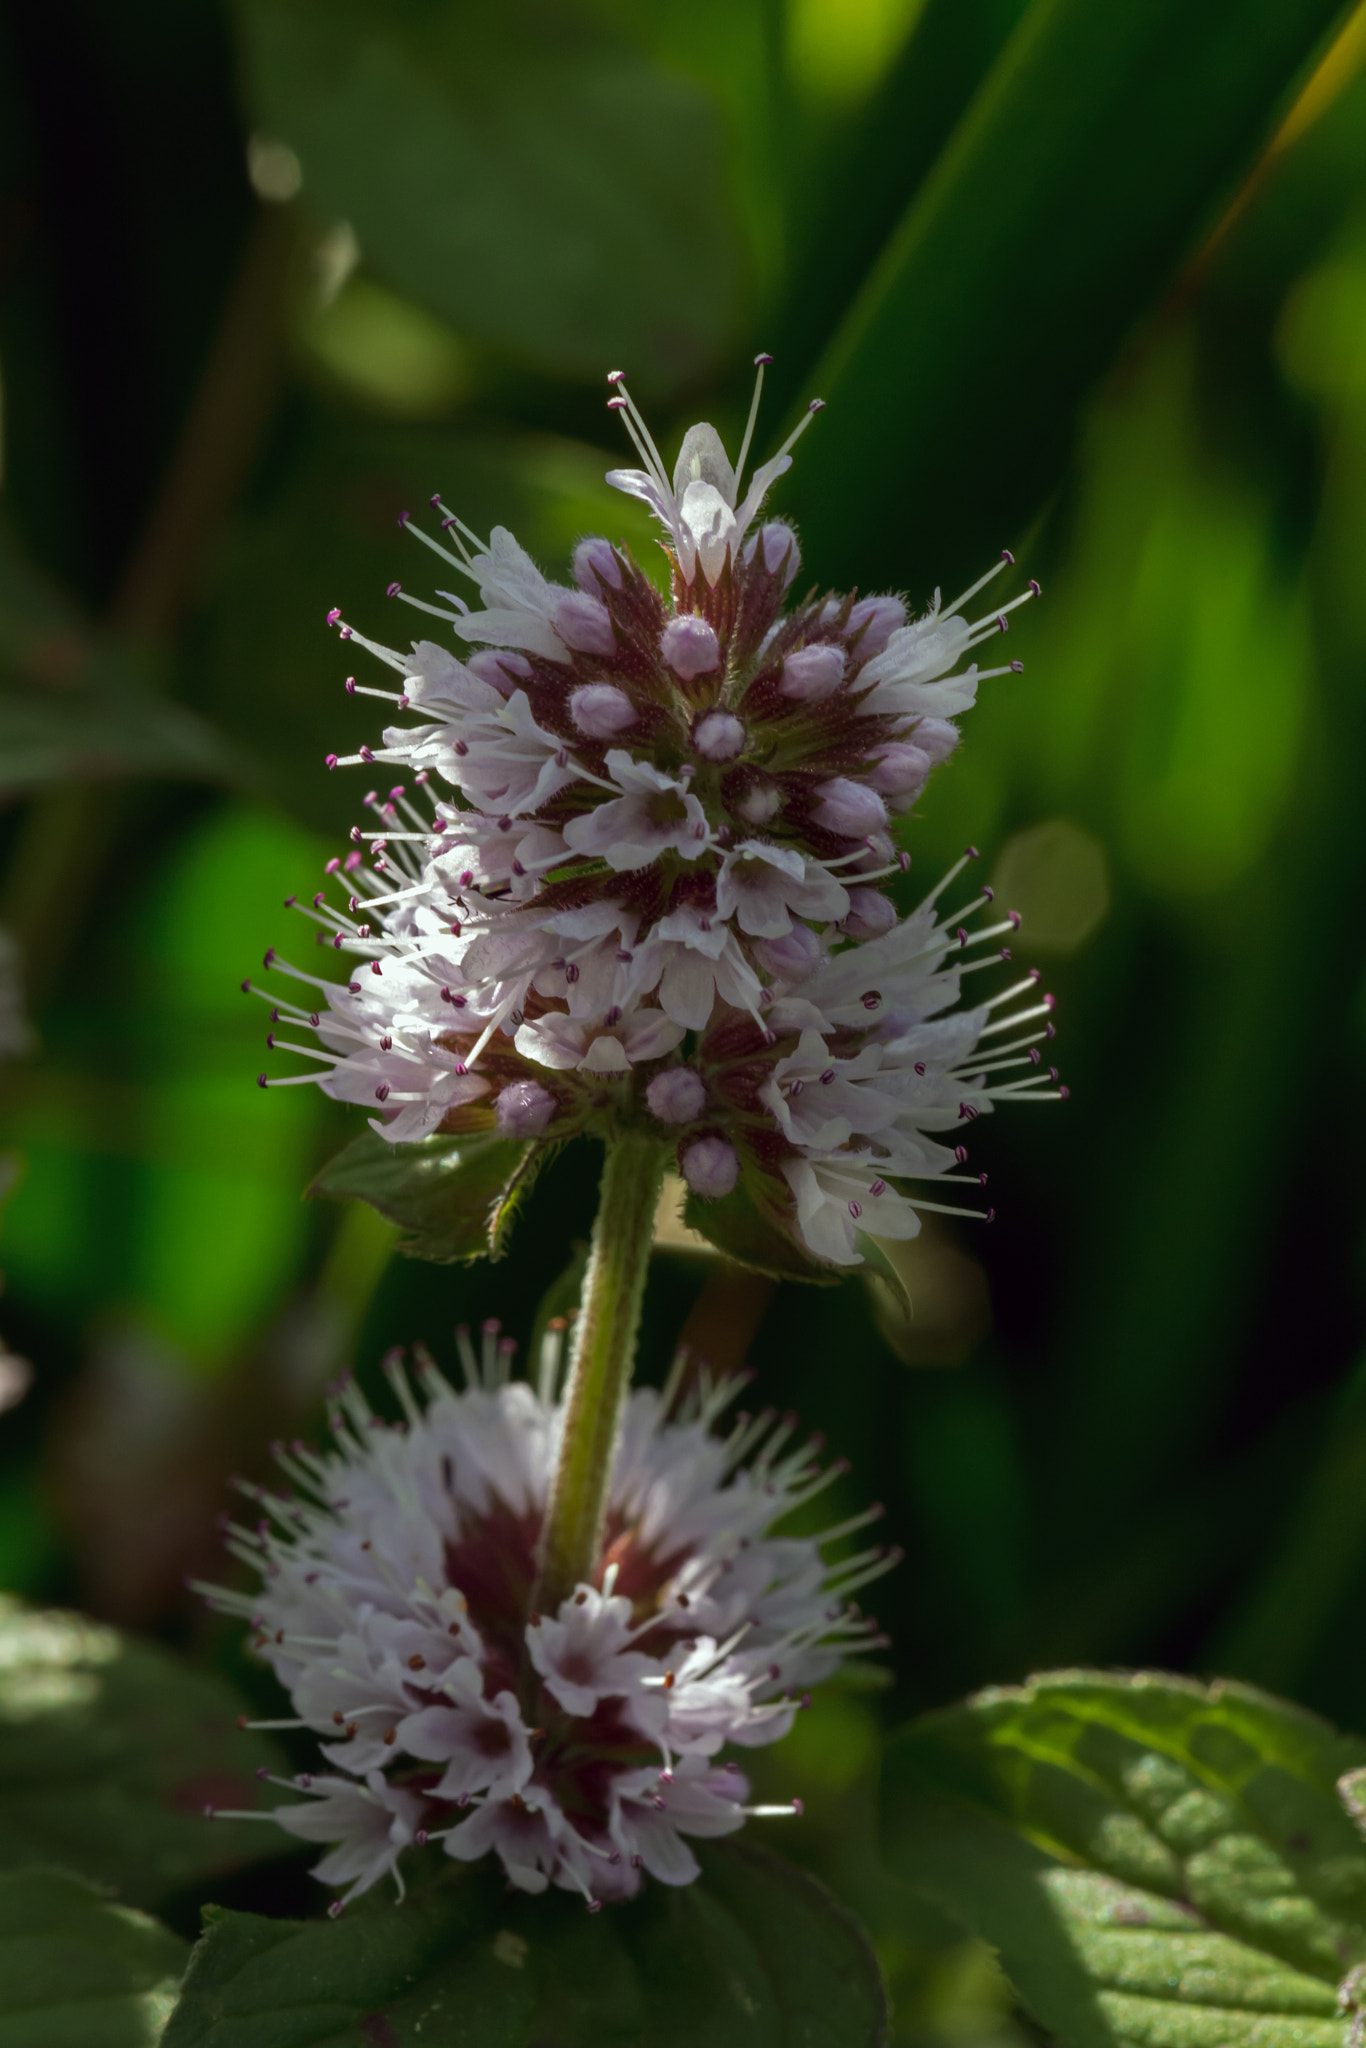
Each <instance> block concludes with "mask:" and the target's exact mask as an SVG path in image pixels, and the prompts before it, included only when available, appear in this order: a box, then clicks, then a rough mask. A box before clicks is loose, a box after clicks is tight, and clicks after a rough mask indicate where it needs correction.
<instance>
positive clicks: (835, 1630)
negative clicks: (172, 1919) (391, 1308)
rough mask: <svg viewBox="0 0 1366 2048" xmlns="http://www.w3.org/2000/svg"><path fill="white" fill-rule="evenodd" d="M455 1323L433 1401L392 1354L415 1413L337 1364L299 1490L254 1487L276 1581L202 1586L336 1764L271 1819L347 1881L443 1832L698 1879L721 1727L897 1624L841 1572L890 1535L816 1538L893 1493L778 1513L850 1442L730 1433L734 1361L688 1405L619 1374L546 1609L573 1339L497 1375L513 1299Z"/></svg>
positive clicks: (753, 1735) (461, 1841)
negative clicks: (542, 1610) (575, 1562)
mask: <svg viewBox="0 0 1366 2048" xmlns="http://www.w3.org/2000/svg"><path fill="white" fill-rule="evenodd" d="M557 1341H558V1340H556V1339H553V1338H552V1340H551V1344H552V1347H553V1346H554V1344H555V1343H556V1342H557ZM462 1344H463V1347H464V1356H465V1363H466V1371H467V1376H468V1378H469V1382H470V1384H469V1388H468V1390H467V1391H466V1392H464V1393H460V1394H457V1393H455V1392H453V1391H452V1389H451V1388H450V1387H449V1386H448V1385H447V1384H446V1383H445V1381H444V1380H442V1379H441V1377H440V1375H439V1374H438V1373H437V1372H436V1370H435V1368H434V1367H433V1366H432V1365H431V1362H430V1361H429V1360H427V1359H426V1358H425V1357H424V1358H423V1359H422V1360H421V1361H420V1363H419V1366H418V1372H417V1377H418V1380H419V1383H420V1386H421V1389H422V1393H423V1395H424V1396H425V1400H424V1401H423V1402H419V1401H418V1400H417V1399H415V1398H414V1394H413V1391H412V1389H411V1387H410V1385H409V1383H408V1381H407V1378H406V1377H405V1375H404V1373H403V1371H402V1369H401V1366H400V1364H399V1362H398V1359H397V1357H396V1356H391V1358H390V1359H389V1360H388V1361H386V1364H387V1369H388V1372H389V1376H390V1380H391V1383H392V1385H393V1388H394V1391H395V1395H396V1398H397V1402H398V1404H399V1406H400V1407H401V1409H402V1411H403V1414H404V1416H405V1420H404V1421H403V1422H401V1423H398V1424H394V1423H386V1422H381V1421H380V1420H379V1418H377V1417H376V1416H375V1415H373V1414H372V1413H371V1411H370V1409H369V1407H368V1406H367V1404H366V1402H365V1401H364V1400H363V1399H362V1397H361V1395H360V1394H359V1393H358V1391H357V1390H356V1389H355V1387H354V1386H348V1387H347V1388H346V1389H345V1390H344V1391H343V1392H342V1393H341V1395H340V1397H339V1400H338V1402H337V1405H336V1407H335V1409H334V1410H333V1413H332V1417H331V1426H332V1433H333V1442H334V1448H332V1449H330V1450H326V1451H322V1452H316V1451H311V1450H309V1449H307V1448H306V1447H305V1446H303V1445H300V1444H296V1445H295V1446H293V1448H292V1449H291V1450H289V1451H281V1453H280V1459H281V1463H282V1465H283V1467H284V1469H285V1471H286V1472H287V1474H288V1475H289V1477H290V1479H291V1480H292V1481H293V1483H294V1486H295V1488H296V1491H295V1493H294V1495H293V1496H292V1497H277V1496H274V1495H271V1494H268V1493H266V1492H265V1491H264V1490H263V1489H259V1488H248V1489H247V1490H248V1492H249V1493H251V1494H252V1496H253V1497H254V1498H255V1499H256V1500H257V1501H258V1502H259V1505H260V1513H261V1517H262V1519H261V1520H259V1521H258V1523H257V1526H256V1528H255V1530H254V1531H248V1530H245V1529H236V1530H234V1531H233V1532H232V1534H231V1538H230V1544H231V1548H232V1549H233V1550H234V1551H235V1552H236V1553H237V1555H238V1556H239V1557H241V1558H242V1559H243V1560H244V1561H245V1562H246V1564H247V1565H248V1566H249V1567H250V1568H251V1569H252V1570H253V1571H254V1572H256V1573H259V1574H260V1577H261V1584H260V1587H259V1589H258V1590H256V1591H254V1592H251V1593H233V1592H225V1591H223V1590H221V1589H217V1588H212V1587H204V1588H201V1590H202V1591H204V1592H205V1593H206V1594H207V1595H208V1597H209V1598H210V1599H211V1601H213V1603H214V1604H215V1605H218V1606H226V1607H228V1608H230V1609H233V1610H235V1611H237V1612H239V1613H241V1614H242V1615H244V1616H246V1617H248V1618H250V1620H251V1623H252V1626H253V1629H254V1630H255V1646H256V1648H257V1650H258V1652H259V1653H260V1654H261V1655H262V1656H263V1657H264V1658H265V1660H266V1661H267V1662H268V1663H269V1664H270V1665H271V1666H272V1668H273V1670H274V1671H275V1673H276V1675H277V1677H278V1678H279V1679H280V1682H281V1683H282V1685H284V1687H285V1688H286V1690H287V1691H288V1692H289V1693H290V1695H291V1697H292V1700H293V1702H294V1707H295V1712H296V1714H297V1715H298V1717H299V1725H300V1726H302V1727H306V1728H309V1729H312V1730H313V1732H314V1733H315V1734H316V1735H317V1737H318V1738H319V1740H320V1742H321V1743H322V1744H323V1745H324V1752H323V1753H324V1755H325V1756H326V1758H327V1759H328V1761H329V1764H330V1766H331V1772H330V1774H329V1775H326V1776H312V1777H310V1776H307V1775H304V1776H301V1777H299V1778H297V1779H295V1780H294V1781H293V1782H292V1785H290V1787H289V1789H291V1790H293V1791H296V1792H298V1793H300V1794H303V1795H304V1796H303V1797H302V1798H301V1799H298V1800H296V1801H294V1802H292V1803H287V1804H284V1805H281V1806H278V1807H276V1808H275V1809H274V1817H275V1818H276V1819H277V1820H278V1821H279V1822H280V1824H281V1825H282V1826H283V1827H286V1828H287V1829H289V1830H290V1831H291V1832H292V1833H294V1834H297V1835H299V1836H301V1837H303V1838H304V1839H305V1840H308V1841H315V1842H320V1843H323V1844H326V1845H329V1848H328V1854H327V1855H326V1856H325V1857H324V1858H323V1861H322V1862H321V1863H320V1864H319V1865H318V1870H317V1874H318V1875H319V1876H320V1877H322V1878H323V1879H324V1881H326V1882H328V1883H333V1884H346V1885H348V1886H349V1887H350V1889H349V1890H348V1892H347V1895H346V1896H347V1897H348V1898H350V1897H354V1896H355V1894H356V1893H357V1892H360V1891H364V1890H365V1889H367V1888H368V1887H369V1886H370V1885H372V1884H374V1883H375V1882H376V1881H377V1880H378V1879H379V1878H380V1877H382V1876H384V1875H385V1874H386V1873H387V1872H389V1871H396V1870H397V1863H398V1858H399V1856H400V1855H401V1853H402V1850H403V1849H404V1848H405V1847H406V1846H407V1845H408V1844H409V1843H410V1842H417V1843H421V1842H424V1841H429V1840H430V1841H440V1842H442V1843H443V1844H444V1845H445V1848H446V1850H447V1853H448V1854H450V1855H451V1856H453V1857H456V1858H458V1859H462V1860H467V1861H468V1860H474V1859H475V1858H478V1857H480V1856H483V1855H484V1854H486V1853H489V1852H492V1853H494V1854H496V1855H497V1856H498V1857H499V1859H500V1860H501V1862H502V1864H503V1866H504V1868H505V1870H506V1872H507V1874H508V1877H509V1878H510V1880H511V1882H512V1883H513V1884H514V1885H516V1886H519V1887H520V1888H521V1889H523V1890H527V1891H537V1890H541V1889H543V1888H544V1887H545V1886H546V1885H547V1884H554V1885H558V1886H562V1887H565V1888H567V1889H570V1890H576V1891H579V1892H581V1893H582V1894H583V1895H584V1896H585V1897H586V1898H587V1899H588V1900H589V1902H590V1904H592V1905H597V1904H599V1903H600V1902H601V1901H603V1900H604V1899H612V1898H619V1897H628V1896H630V1895H631V1894H632V1893H633V1892H635V1891H636V1890H638V1889H639V1886H640V1882H641V1875H642V1872H646V1871H648V1872H649V1873H651V1874H652V1875H654V1876H656V1877H658V1878H659V1879H660V1880H661V1882H663V1883H666V1884H686V1883H688V1882H689V1881H690V1880H691V1879H692V1878H693V1877H694V1876H695V1875H696V1871H697V1866H696V1863H695V1861H694V1859H693V1857H692V1854H691V1851H690V1850H689V1849H688V1847H687V1843H686V1839H685V1838H686V1837H687V1836H689V1835H715V1834H723V1833H728V1832H730V1831H731V1830H732V1829H734V1828H737V1827H739V1826H740V1825H741V1824H742V1822H743V1820H744V1817H745V1814H746V1811H747V1808H746V1799H747V1788H746V1785H745V1781H744V1778H743V1776H742V1775H741V1774H740V1772H739V1771H738V1769H737V1768H736V1767H735V1765H734V1764H725V1763H718V1762H717V1761H716V1759H717V1758H718V1756H719V1753H720V1752H721V1751H722V1750H723V1749H724V1748H725V1747H726V1746H727V1745H728V1744H731V1743H735V1744H739V1745H741V1746H743V1747H753V1746H755V1745H756V1744H760V1743H768V1742H773V1741H775V1740H777V1739H778V1738H779V1737H780V1736H781V1735H783V1734H784V1733H785V1732H786V1731H787V1729H788V1727H789V1726H790V1724H791V1720H792V1716H793V1714H794V1712H795V1711H796V1709H797V1705H798V1701H799V1696H800V1694H801V1691H802V1688H803V1687H804V1686H806V1685H809V1684H811V1683H813V1682H815V1681H816V1680H818V1679H820V1678H822V1677H824V1676H826V1675H827V1674H828V1673H829V1671H830V1670H831V1669H833V1667H834V1666H835V1664H836V1663H837V1662H838V1661H839V1659H840V1657H841V1656H843V1655H849V1654H852V1653H853V1652H856V1651H859V1650H866V1649H868V1648H871V1647H873V1646H874V1645H875V1644H876V1643H877V1642H878V1641H879V1640H880V1638H878V1637H877V1636H876V1635H875V1634H874V1625H873V1624H872V1623H871V1622H870V1621H868V1620H867V1619H865V1618H863V1617H862V1616H861V1615H860V1614H859V1613H858V1611H857V1610H856V1609H855V1608H853V1607H852V1606H851V1605H850V1604H849V1601H848V1596H849V1594H850V1593H852V1592H853V1591H855V1590H856V1589H857V1588H858V1587H860V1586H862V1585H863V1584H865V1583H866V1582H867V1581H868V1580H869V1579H870V1578H873V1577H875V1576H877V1575H878V1574H879V1573H880V1572H881V1571H883V1570H885V1569H886V1568H887V1566H888V1565H889V1564H890V1563H892V1562H894V1561H895V1557H894V1554H890V1553H886V1552H883V1551H882V1550H879V1549H873V1550H868V1551H862V1552H858V1553H856V1554H855V1555H854V1556H852V1557H849V1558H847V1559H846V1560H845V1561H844V1562H842V1563H840V1564H838V1565H835V1566H833V1567H832V1566H830V1565H828V1564H827V1563H826V1561H825V1559H824V1557H823V1555H822V1548H821V1546H822V1544H823V1543H824V1542H826V1541H827V1540H830V1538H831V1537H835V1536H843V1535H845V1534H847V1533H848V1532H849V1531H850V1530H851V1529H852V1528H855V1527H858V1526H860V1525H861V1524H862V1523H864V1522H866V1521H868V1520H870V1519H871V1518H872V1515H873V1514H875V1513H876V1512H878V1511H877V1510H871V1511H870V1512H869V1514H867V1515H862V1516H856V1517H854V1519H853V1521H852V1522H846V1523H843V1524H841V1525H839V1526H838V1527H837V1528H836V1529H834V1530H832V1531H831V1532H830V1537H791V1536H788V1537H783V1536H778V1535H775V1534H774V1533H773V1529H774V1525H775V1524H778V1523H781V1521H782V1519H783V1517H784V1516H785V1515H787V1514H788V1513H789V1512H790V1511H791V1510H792V1509H793V1508H795V1507H797V1506H799V1505H801V1504H803V1503H805V1502H806V1501H808V1500H810V1499H811V1498H812V1497H813V1496H814V1495H815V1494H816V1493H818V1492H819V1491H820V1490H821V1489H822V1488H823V1487H824V1486H825V1485H826V1484H827V1483H828V1481H829V1480H830V1479H831V1478H832V1477H833V1476H835V1474H836V1472H837V1471H838V1470H839V1469H841V1468H838V1467H836V1468H830V1469H828V1470H826V1471H824V1472H822V1471H821V1470H820V1468H819V1467H818V1466H817V1465H816V1463H815V1461H814V1450H815V1446H812V1445H807V1446H799V1447H798V1448H797V1449H795V1450H792V1449H789V1448H787V1439H788V1438H789V1436H790V1424H786V1425H779V1426H778V1428H777V1430H776V1432H775V1431H774V1430H773V1425H772V1422H771V1421H766V1420H765V1419H763V1418H761V1419H760V1420H759V1421H757V1422H755V1423H751V1424H747V1423H743V1422H742V1423H741V1424H740V1425H738V1426H737V1428H736V1430H735V1431H733V1432H732V1434H731V1436H730V1437H729V1438H722V1437H720V1436H718V1435H715V1434H713V1428H712V1425H713V1424H714V1423H715V1422H716V1421H717V1420H718V1418H719V1417H720V1415H721V1414H722V1412H723V1411H724V1409H725V1408H726V1406H727V1405H728V1403H729V1402H730V1400H731V1399H732V1397H733V1395H734V1393H735V1391H736V1389H737V1386H738V1382H732V1383H729V1384H727V1385H723V1386H719V1387H713V1386H711V1385H710V1384H709V1382H708V1381H707V1379H706V1376H705V1374H704V1375H703V1376H702V1377H701V1378H700V1380H699V1381H698V1382H697V1384H696V1386H695V1388H694V1389H693V1391H692V1392H691V1393H689V1394H688V1395H687V1396H686V1397H685V1398H683V1399H682V1400H681V1401H680V1400H679V1398H678V1391H677V1389H678V1383H679V1373H678V1372H677V1371H676V1372H675V1375H674V1377H673V1380H672V1382H671V1390H666V1392H665V1393H664V1394H663V1395H660V1394H656V1393H654V1392H652V1391H649V1390H645V1389H638V1390H637V1391H635V1392H634V1393H632V1394H631V1395H630V1396H629V1398H628V1401H627V1404H626V1409H625V1412H624V1415H623V1420H622V1426H621V1431H620V1436H619V1441H618V1444H617V1449H616V1455H615V1461H614V1465H613V1471H612V1478H611V1483H610V1488H609V1495H608V1503H607V1536H606V1555H605V1557H604V1560H603V1562H602V1564H601V1566H600V1567H599V1568H598V1571H597V1573H596V1575H595V1577H594V1580H593V1582H592V1583H591V1584H581V1585H580V1586H578V1588H577V1589H576V1590H575V1592H574V1593H573V1594H571V1595H570V1597H569V1598H568V1599H566V1600H564V1601H563V1602H562V1603H561V1605H560V1607H559V1609H558V1611H557V1612H556V1613H554V1614H544V1615H541V1614H535V1613H532V1612H531V1611H530V1601H531V1594H532V1587H533V1583H534V1580H535V1577H536V1558H537V1546H538V1541H539V1537H540V1531H541V1523H542V1519H543V1516H544V1514H545V1511H546V1504H547V1497H548V1493H549V1488H550V1484H551V1479H552V1475H553V1471H554V1466H555V1460H556V1456H557V1453H558V1444H559V1435H560V1430H561V1426H562V1422H563V1411H562V1409H561V1408H560V1407H559V1406H558V1405H557V1403H556V1401H555V1398H554V1395H553V1386H554V1381H555V1378H556V1376H557V1373H558V1356H557V1354H556V1353H555V1352H554V1351H553V1348H552V1350H551V1351H550V1352H548V1353H547V1355H546V1358H545V1359H544V1360H543V1362H542V1364H543V1370H542V1390H541V1392H540V1393H533V1391H532V1390H531V1388H530V1387H529V1386H527V1385H525V1384H523V1383H520V1382H510V1383H509V1382H508V1380H507V1357H508V1352H507V1347H506V1346H504V1345H500V1344H498V1342H497V1325H496V1324H495V1325H492V1326H486V1335H485V1342H484V1356H483V1359H482V1361H481V1360H479V1359H477V1358H476V1357H475V1356H474V1353H473V1349H472V1347H471V1346H470V1345H469V1343H468V1340H467V1339H465V1338H463V1337H462ZM618 1587H620V1588H621V1589H622V1590H621V1591H618V1590H617V1588H618Z"/></svg>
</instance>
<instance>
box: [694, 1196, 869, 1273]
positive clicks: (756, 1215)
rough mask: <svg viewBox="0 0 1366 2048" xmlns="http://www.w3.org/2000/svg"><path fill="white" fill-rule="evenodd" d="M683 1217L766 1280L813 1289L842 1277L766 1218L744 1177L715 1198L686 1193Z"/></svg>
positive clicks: (710, 1242)
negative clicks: (804, 1284) (798, 1283)
mask: <svg viewBox="0 0 1366 2048" xmlns="http://www.w3.org/2000/svg"><path fill="white" fill-rule="evenodd" d="M683 1221H684V1222H685V1223H686V1224H687V1225H688V1228H689V1229H690V1230H695V1231H697V1233H698V1234H699V1236H701V1237H705V1238H706V1240H707V1243H708V1244H714V1245H715V1246H716V1249H717V1250H718V1251H719V1252H724V1253H725V1255H726V1257H727V1258H728V1259H734V1261H735V1263H736V1265H737V1266H748V1267H749V1269H750V1271H751V1272H754V1273H766V1274H767V1275H768V1277H769V1278H770V1279H771V1280H808V1281H811V1282H812V1283H813V1284H814V1285H815V1286H817V1287H833V1286H835V1285H836V1283H837V1282H838V1281H839V1279H840V1278H841V1275H840V1274H839V1272H837V1271H836V1270H835V1268H834V1267H831V1266H823V1265H822V1264H821V1263H820V1261H819V1260H817V1259H813V1258H812V1257H811V1254H810V1253H809V1252H806V1251H803V1250H802V1248H801V1246H800V1245H799V1244H798V1243H797V1242H796V1240H795V1238H792V1237H789V1235H788V1234H787V1232H786V1231H785V1230H782V1229H780V1228H779V1226H778V1225H777V1224H776V1223H774V1222H773V1221H772V1220H771V1219H770V1218H769V1217H768V1216H766V1215H765V1214H764V1212H763V1210H762V1209H761V1208H760V1207H759V1205H758V1203H757V1202H756V1201H755V1200H754V1197H753V1196H752V1195H751V1194H750V1192H749V1190H748V1188H747V1187H746V1186H745V1184H744V1182H743V1181H742V1182H741V1183H740V1185H739V1186H738V1187H736V1188H733V1189H732V1191H731V1192H730V1194H728V1195H721V1196H720V1197H719V1198H718V1199H717V1200H715V1201H704V1200H703V1199H702V1197H701V1196H700V1195H692V1194H690V1195H689V1196H688V1199H687V1202H686V1203H685V1205H684V1209H683Z"/></svg>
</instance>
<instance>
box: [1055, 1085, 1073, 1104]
mask: <svg viewBox="0 0 1366 2048" xmlns="http://www.w3.org/2000/svg"><path fill="white" fill-rule="evenodd" d="M1058 1094H1059V1095H1060V1096H1061V1097H1062V1100H1063V1101H1064V1102H1068V1101H1070V1100H1071V1096H1072V1090H1071V1089H1070V1088H1059V1090H1058Z"/></svg>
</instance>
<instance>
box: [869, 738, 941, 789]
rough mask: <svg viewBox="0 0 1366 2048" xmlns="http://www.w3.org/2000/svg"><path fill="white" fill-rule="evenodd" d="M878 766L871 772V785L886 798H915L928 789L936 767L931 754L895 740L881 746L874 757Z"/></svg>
mask: <svg viewBox="0 0 1366 2048" xmlns="http://www.w3.org/2000/svg"><path fill="white" fill-rule="evenodd" d="M873 759H874V762H875V766H874V767H873V768H872V769H871V770H870V771H869V774H868V785H869V787H870V788H871V789H876V790H879V791H880V792H881V794H882V795H883V796H892V797H902V798H907V797H913V796H915V795H916V794H917V792H918V791H920V790H922V789H923V788H924V787H925V781H926V778H927V777H928V775H929V772H930V769H931V768H932V766H933V765H934V764H933V762H932V761H931V760H930V757H929V755H928V754H926V753H923V752H922V751H921V749H920V748H919V747H907V746H902V745H900V744H898V743H897V742H896V741H892V742H891V743H890V744H889V745H888V746H885V747H879V748H878V749H877V752H876V754H875V755H874V757H873Z"/></svg>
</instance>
